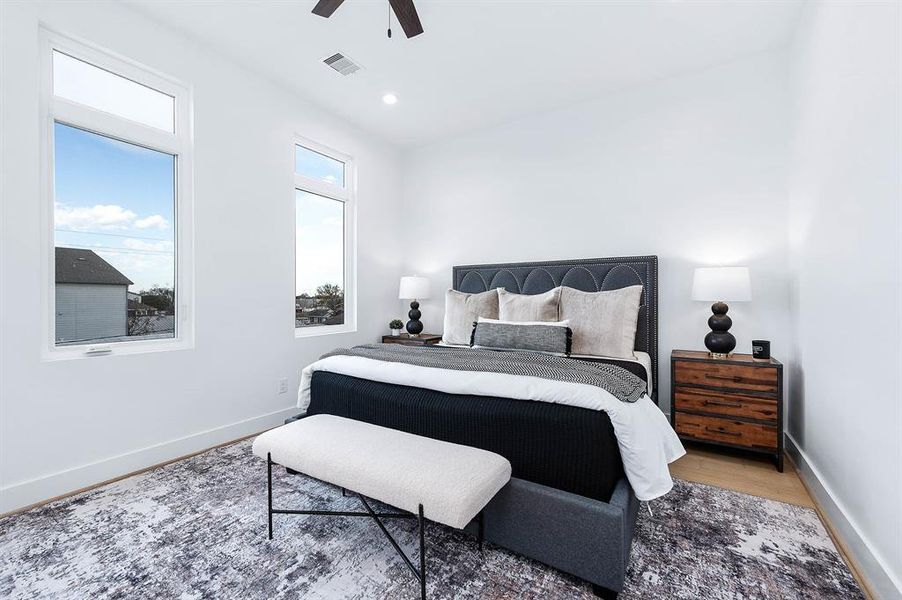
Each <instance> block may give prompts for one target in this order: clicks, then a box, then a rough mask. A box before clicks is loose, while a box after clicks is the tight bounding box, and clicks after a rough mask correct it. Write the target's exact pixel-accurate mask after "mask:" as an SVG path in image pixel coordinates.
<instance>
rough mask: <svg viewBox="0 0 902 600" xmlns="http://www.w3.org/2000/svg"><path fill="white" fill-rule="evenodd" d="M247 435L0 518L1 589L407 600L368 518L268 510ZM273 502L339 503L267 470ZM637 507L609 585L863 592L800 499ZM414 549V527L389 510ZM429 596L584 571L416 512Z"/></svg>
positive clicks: (695, 498) (648, 589)
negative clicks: (479, 543) (620, 578)
mask: <svg viewBox="0 0 902 600" xmlns="http://www.w3.org/2000/svg"><path fill="white" fill-rule="evenodd" d="M265 472H266V469H265V463H263V462H262V461H260V460H259V459H256V458H254V457H253V456H252V455H251V452H250V442H249V441H245V442H240V443H237V444H234V445H231V446H227V447H223V448H218V449H215V450H211V451H209V452H206V453H204V454H201V455H198V456H196V457H193V458H190V459H187V460H184V461H181V462H177V463H173V464H171V465H168V466H165V467H161V468H159V469H155V470H153V471H150V472H147V473H144V474H141V475H137V476H134V477H130V478H128V479H125V480H122V481H119V482H116V483H113V484H110V485H107V486H104V487H101V488H98V489H95V490H92V491H88V492H85V493H83V494H80V495H78V496H74V497H71V498H67V499H64V500H60V501H57V502H54V503H52V504H49V505H46V506H43V507H41V508H37V509H34V510H31V511H29V512H26V513H22V514H19V515H13V516H10V517H6V518H3V519H0V598H28V599H33V598H53V599H55V598H74V599H75V598H77V599H88V598H90V599H100V598H128V599H136V598H180V599H184V600H188V599H200V598H216V599H226V598H261V599H270V598H305V599H308V598H309V599H317V598H354V599H364V598H366V599H370V598H392V599H395V598H399V599H401V598H416V597H417V595H418V593H417V590H418V586H417V584H416V582H415V581H414V579H413V578H412V576H411V575H410V573H409V572H408V571H407V568H406V567H405V566H404V565H403V563H401V561H400V559H399V558H398V557H397V555H396V554H395V553H394V551H393V550H392V549H391V547H390V546H389V544H388V541H387V540H386V539H385V538H384V537H383V536H382V534H381V533H380V532H379V531H378V529H377V528H376V526H375V524H374V523H372V521H370V520H369V519H338V518H322V517H299V516H280V515H276V516H275V539H274V540H273V541H272V542H270V541H268V540H267V539H266V508H265V502H266V496H265V494H266V478H265V477H266V473H265ZM274 479H275V505H276V506H277V507H286V508H287V507H295V508H298V507H302V506H304V507H320V508H336V507H339V506H345V507H347V508H350V509H353V510H359V505H358V501H357V499H356V498H351V497H348V498H343V497H342V495H341V493H340V492H339V491H338V490H337V488H334V487H332V486H329V485H326V484H323V483H320V482H317V481H315V480H311V479H308V478H306V477H302V476H292V475H288V474H286V473H285V471H284V469H281V468H277V469H275V470H274ZM652 506H653V509H654V517H651V516H649V515H648V513H647V512H646V511H645V509H644V507H643V509H642V512H641V513H640V515H639V523H638V526H637V532H636V539H635V542H634V544H633V550H632V555H631V560H630V567H629V572H628V576H627V582H626V586H625V589H624V592H623V594H622V595H621V597H622V598H624V599H625V600H626V599H640V598H641V599H647V598H730V599H739V598H843V599H850V598H853V599H854V598H863V595H862V593H861V591H860V590H859V588H858V586H857V585H856V583H855V580H854V579H853V578H852V575H851V574H850V572H849V570H848V569H847V568H846V566H845V564H844V563H843V561H842V559H841V558H840V556H839V554H838V553H837V551H836V549H835V547H834V546H833V544H832V543H831V540H830V538H829V537H828V535H827V533H826V531H825V530H824V527H823V526H822V525H821V523H820V521H819V520H818V517H817V515H816V514H815V512H814V511H813V510H810V509H805V508H800V507H797V506H792V505H789V504H783V503H780V502H774V501H770V500H764V499H761V498H756V497H753V496H747V495H744V494H739V493H735V492H730V491H726V490H722V489H718V488H714V487H709V486H704V485H699V484H694V483H687V482H684V481H678V482H677V484H676V487H675V488H674V490H673V491H672V492H671V493H670V494H668V495H667V496H665V497H664V498H662V499H660V500H657V501H655V502H654V503H653V504H652ZM390 526H393V530H394V531H396V532H397V536H396V537H397V538H398V539H399V541H401V543H402V544H403V545H404V546H405V548H406V549H408V550H409V551H410V554H411V555H413V554H415V551H414V549H415V548H416V541H415V524H414V522H412V521H406V520H403V521H393V522H392V525H390ZM427 535H428V536H429V554H428V555H427V556H428V559H429V570H430V571H429V576H430V577H431V581H429V592H430V597H431V598H518V599H519V598H592V597H593V596H592V593H591V589H590V588H589V586H588V585H586V584H585V583H582V582H581V581H579V580H577V579H575V578H572V577H570V576H568V575H565V574H563V573H561V572H559V571H556V570H554V569H551V568H549V567H546V566H544V565H542V564H539V563H537V562H534V561H531V560H529V559H526V558H523V557H520V556H517V555H515V554H513V553H510V552H508V551H506V550H503V549H501V548H498V547H496V546H492V545H491V544H489V545H487V547H486V551H485V553H484V555H480V554H479V552H478V551H477V550H476V548H475V544H474V543H473V540H472V538H470V537H469V536H467V535H465V534H462V533H460V532H457V531H455V530H452V529H449V528H446V527H443V526H440V525H435V524H429V528H428V529H427Z"/></svg>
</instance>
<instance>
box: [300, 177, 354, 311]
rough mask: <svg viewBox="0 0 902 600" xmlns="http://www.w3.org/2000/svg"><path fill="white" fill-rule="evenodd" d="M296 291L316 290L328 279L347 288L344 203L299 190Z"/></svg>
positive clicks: (327, 281)
mask: <svg viewBox="0 0 902 600" xmlns="http://www.w3.org/2000/svg"><path fill="white" fill-rule="evenodd" d="M295 194H296V211H295V226H296V227H297V230H296V231H297V234H296V235H297V242H296V243H297V250H296V252H297V256H296V257H295V258H296V263H295V269H296V273H295V291H296V293H297V294H303V293H305V292H306V293H307V294H311V295H312V294H313V293H314V292H315V291H316V288H317V287H318V286H320V285H323V284H324V283H331V284H335V285H339V286H341V288H342V289H344V276H343V273H344V260H343V255H344V227H343V224H344V203H343V202H339V201H338V200H332V199H331V198H325V197H323V196H317V195H316V194H311V193H309V192H304V191H302V190H297V191H296V192H295Z"/></svg>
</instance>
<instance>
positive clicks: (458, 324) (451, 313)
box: [442, 288, 498, 346]
mask: <svg viewBox="0 0 902 600" xmlns="http://www.w3.org/2000/svg"><path fill="white" fill-rule="evenodd" d="M479 317H486V318H488V319H497V318H498V289H497V288H496V289H493V290H489V291H487V292H482V293H481V294H465V293H464V292H458V291H455V290H448V291H447V292H445V328H444V331H443V332H442V341H443V342H444V343H446V344H465V345H467V346H469V345H470V335H471V334H472V333H473V322H474V321H476V320H477V319H478V318H479Z"/></svg>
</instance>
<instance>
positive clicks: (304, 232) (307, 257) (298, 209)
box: [294, 141, 355, 336]
mask: <svg viewBox="0 0 902 600" xmlns="http://www.w3.org/2000/svg"><path fill="white" fill-rule="evenodd" d="M294 165H295V168H294V173H295V299H294V324H295V331H296V332H297V334H298V335H299V336H303V335H317V334H321V333H337V332H345V331H354V326H355V304H354V299H355V296H354V279H355V278H354V267H355V263H354V226H353V224H354V172H353V168H354V166H353V163H352V162H351V160H350V159H349V158H348V157H346V156H342V155H339V154H338V153H335V152H333V151H331V150H327V149H325V148H322V147H320V146H318V145H316V144H313V143H312V142H309V141H300V142H298V143H297V144H296V145H295V160H294Z"/></svg>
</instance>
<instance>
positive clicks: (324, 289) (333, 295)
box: [316, 283, 345, 313]
mask: <svg viewBox="0 0 902 600" xmlns="http://www.w3.org/2000/svg"><path fill="white" fill-rule="evenodd" d="M316 300H317V303H318V304H322V305H323V306H325V307H326V308H328V309H329V310H331V311H332V312H333V313H335V312H344V307H345V294H344V291H343V290H342V289H341V286H338V285H335V284H332V283H325V284H323V285H321V286H319V287H318V288H316Z"/></svg>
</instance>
